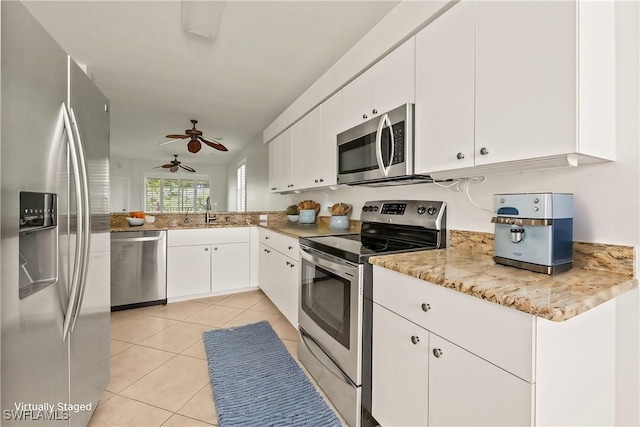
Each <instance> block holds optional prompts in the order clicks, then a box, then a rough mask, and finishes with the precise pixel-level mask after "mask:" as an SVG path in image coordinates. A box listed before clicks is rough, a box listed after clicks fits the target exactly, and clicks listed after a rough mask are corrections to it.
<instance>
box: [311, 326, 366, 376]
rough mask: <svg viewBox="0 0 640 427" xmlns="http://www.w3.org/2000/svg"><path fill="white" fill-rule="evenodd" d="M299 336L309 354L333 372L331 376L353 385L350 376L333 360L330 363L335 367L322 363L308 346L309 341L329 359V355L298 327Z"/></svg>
mask: <svg viewBox="0 0 640 427" xmlns="http://www.w3.org/2000/svg"><path fill="white" fill-rule="evenodd" d="M300 337H301V338H302V342H303V343H304V346H305V347H307V350H309V353H311V355H312V356H313V357H314V358H315V359H316V360H317V361H318V363H320V364H321V365H322V366H324V367H325V368H326V369H327V371H329V372H331V374H333V376H335V377H336V378H338V379H339V380H341V381H343V382H345V383H346V384H348V385H350V386H352V387H355V384H354V383H353V381H351V378H349V376H348V375H347V374H345V373H344V372H343V371H342V368H340V366H338V365H337V364H336V363H335V362H333V361H331V362H333V363H332V364H334V365H335V367H331V366H327V364H326V363H324V362H323V361H322V360H321V359H320V358H319V357H318V356H317V355H316V352H315V351H314V349H312V348H311V347H310V346H309V341H310V342H311V343H313V346H314V347H317V348H318V349H319V350H320V352H321V353H323V355H324V357H326V358H327V359H329V360H331V358H330V357H329V356H327V352H326V351H324V349H323V348H322V347H321V346H320V344H318V343H317V342H316V341H315V340H314V339H313V338H312V337H311V335H309V334H308V333H307V332H306V331H305V330H304V329H302V328H300Z"/></svg>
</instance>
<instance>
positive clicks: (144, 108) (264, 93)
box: [25, 0, 398, 164]
mask: <svg viewBox="0 0 640 427" xmlns="http://www.w3.org/2000/svg"><path fill="white" fill-rule="evenodd" d="M397 3H398V1H264V0H262V1H227V2H225V4H224V12H223V15H222V21H221V23H220V29H219V32H218V36H217V38H216V39H215V40H213V41H212V40H211V39H207V38H203V37H200V36H196V35H193V34H190V33H188V32H186V31H185V30H184V29H183V28H182V2H181V1H158V2H156V1H141V0H138V1H86V0H85V1H69V2H62V1H27V2H25V4H26V6H27V8H28V9H29V10H30V11H31V12H32V13H33V14H34V15H35V16H36V18H37V19H38V20H39V21H40V22H41V23H42V25H43V26H44V27H45V28H46V29H47V31H49V33H50V34H51V35H52V36H53V37H54V38H55V39H56V40H57V41H58V43H60V45H61V46H62V47H63V48H64V49H65V50H66V51H67V52H69V53H70V54H71V55H72V56H73V57H74V59H75V60H76V62H78V63H82V64H86V65H87V67H88V72H89V74H90V75H91V76H92V78H93V80H94V82H95V83H96V85H97V86H98V87H99V88H100V89H101V90H102V91H103V92H104V94H105V95H106V96H107V97H108V98H109V99H110V101H111V155H112V156H118V157H127V158H133V159H145V160H157V161H168V160H170V159H171V158H172V156H171V155H172V154H174V153H175V154H179V155H180V159H181V160H183V161H185V162H187V163H188V164H196V163H208V164H226V163H227V162H228V161H230V160H231V159H233V158H234V157H235V156H236V154H237V153H238V152H239V151H240V150H241V149H242V148H243V147H244V146H245V145H246V144H247V143H248V142H250V141H251V140H252V139H253V138H254V137H255V136H256V135H258V134H260V133H261V132H262V131H263V130H264V128H266V127H267V126H268V125H269V124H270V123H271V122H272V121H273V120H274V119H275V118H276V117H277V116H278V115H279V114H280V113H282V111H284V109H285V108H286V107H287V106H289V105H290V104H291V103H292V102H293V101H294V100H295V99H296V98H298V96H300V95H301V94H302V92H304V91H305V90H306V89H307V88H308V87H309V86H310V85H311V84H312V83H313V82H315V81H316V80H317V79H318V78H319V77H320V76H321V75H322V74H323V73H324V72H325V71H326V70H327V69H329V68H330V67H331V66H332V65H333V64H334V63H335V62H336V61H337V60H338V59H339V58H340V57H341V56H342V55H343V54H344V53H346V52H347V51H348V50H349V48H350V47H351V46H353V45H354V44H355V43H356V42H357V41H358V40H359V39H360V38H362V36H364V35H365V34H366V33H367V32H368V31H369V30H370V29H371V28H372V27H373V26H374V25H375V24H376V23H377V22H379V21H380V20H381V19H382V18H383V17H384V16H385V15H386V14H387V13H388V12H389V11H390V10H391V9H392V8H393V7H394V6H395V5H396V4H397ZM190 119H197V120H199V123H198V126H197V127H198V129H199V130H201V131H202V132H203V134H204V136H205V137H208V138H213V139H218V140H220V141H221V142H222V143H223V144H224V145H226V146H227V148H228V149H229V152H228V153H222V152H219V151H217V150H213V149H211V148H209V147H206V146H204V145H203V147H202V150H201V151H200V152H199V153H197V154H191V153H188V152H187V149H186V141H181V142H174V143H171V144H167V145H163V146H158V145H157V144H158V143H159V142H163V141H165V140H166V138H164V136H165V135H166V134H169V133H184V131H185V129H188V128H190V127H191V123H190Z"/></svg>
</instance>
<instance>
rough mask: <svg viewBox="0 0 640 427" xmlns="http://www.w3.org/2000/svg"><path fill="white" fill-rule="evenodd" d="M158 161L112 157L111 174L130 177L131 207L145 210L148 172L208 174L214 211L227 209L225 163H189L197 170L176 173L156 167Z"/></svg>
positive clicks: (182, 174)
mask: <svg viewBox="0 0 640 427" xmlns="http://www.w3.org/2000/svg"><path fill="white" fill-rule="evenodd" d="M158 164H159V163H158V162H157V161H148V160H137V159H127V158H123V157H111V159H110V163H109V166H110V174H111V176H124V177H127V178H129V209H130V210H132V211H135V210H144V175H145V174H146V173H154V174H157V173H160V174H163V173H164V174H167V175H168V176H169V175H170V176H174V177H175V176H180V177H187V176H189V175H199V176H202V175H204V176H208V177H209V178H210V179H211V205H212V208H213V210H214V211H226V210H227V183H226V173H227V168H226V166H224V165H205V164H196V163H192V162H191V163H189V166H192V167H193V168H194V169H195V170H196V171H197V172H196V173H195V174H191V173H190V172H186V171H183V170H182V169H180V170H179V171H178V172H176V173H172V172H169V171H168V170H166V169H154V167H156V166H158Z"/></svg>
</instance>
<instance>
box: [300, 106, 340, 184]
mask: <svg viewBox="0 0 640 427" xmlns="http://www.w3.org/2000/svg"><path fill="white" fill-rule="evenodd" d="M321 118H322V115H321V112H320V107H316V108H315V109H313V110H312V111H310V112H309V113H308V114H307V115H306V116H304V118H303V119H302V138H301V139H302V140H301V141H300V142H301V144H302V146H303V147H304V157H303V158H302V159H300V160H299V161H298V163H297V164H295V162H294V165H293V170H294V171H296V170H297V171H298V173H299V174H300V182H301V184H302V185H301V187H302V188H313V187H318V186H320V185H321V184H320V177H319V176H318V170H319V169H321V167H322V166H323V165H322V162H323V156H326V153H324V152H323V151H322V148H323V147H322V146H321V144H320V141H321V138H322V135H321V133H320V132H321ZM334 151H335V150H334ZM297 181H298V180H297V179H296V183H297Z"/></svg>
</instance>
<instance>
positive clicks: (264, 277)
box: [258, 243, 276, 301]
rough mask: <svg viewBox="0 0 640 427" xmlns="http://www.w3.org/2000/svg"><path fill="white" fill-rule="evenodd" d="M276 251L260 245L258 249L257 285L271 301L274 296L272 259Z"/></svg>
mask: <svg viewBox="0 0 640 427" xmlns="http://www.w3.org/2000/svg"><path fill="white" fill-rule="evenodd" d="M275 253H276V251H274V250H273V249H271V248H270V247H269V246H267V245H265V244H263V243H260V245H259V249H258V285H259V286H260V289H262V291H263V292H264V293H265V294H266V295H267V297H269V299H270V300H272V301H273V295H274V289H273V288H274V285H275V280H274V274H275V273H274V257H275Z"/></svg>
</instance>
